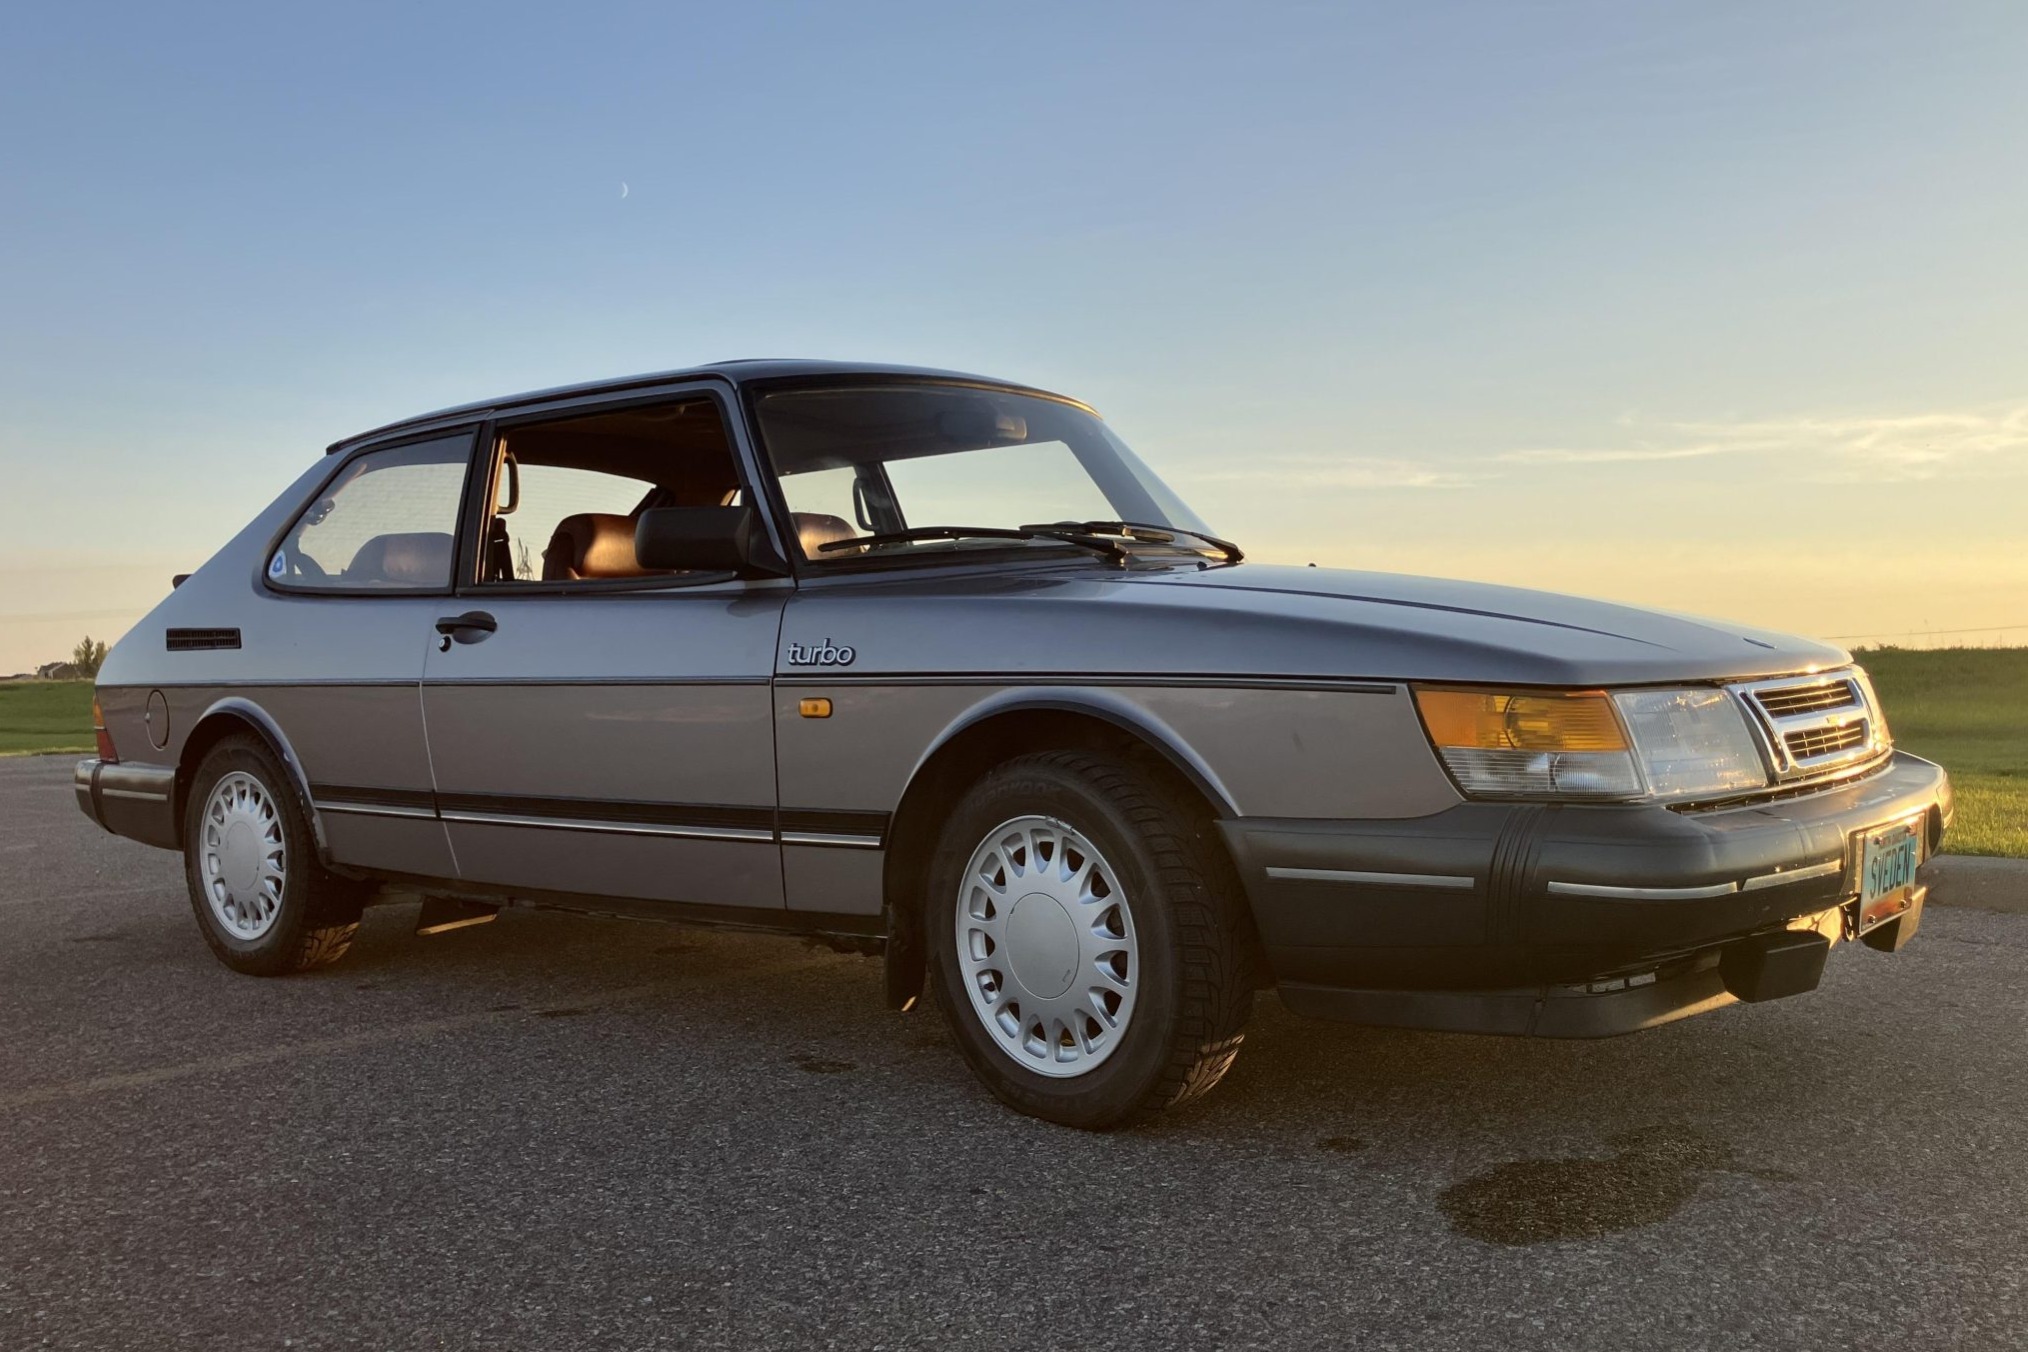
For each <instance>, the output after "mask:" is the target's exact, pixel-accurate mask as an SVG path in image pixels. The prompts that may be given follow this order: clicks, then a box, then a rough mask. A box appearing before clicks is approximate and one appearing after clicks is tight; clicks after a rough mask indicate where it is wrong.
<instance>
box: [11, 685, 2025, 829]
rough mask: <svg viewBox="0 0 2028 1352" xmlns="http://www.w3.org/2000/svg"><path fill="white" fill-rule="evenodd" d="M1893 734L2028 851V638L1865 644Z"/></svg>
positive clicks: (38, 742)
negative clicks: (1999, 643)
mask: <svg viewBox="0 0 2028 1352" xmlns="http://www.w3.org/2000/svg"><path fill="white" fill-rule="evenodd" d="M1859 660H1860V661H1861V662H1863V663H1865V665H1866V669H1867V670H1868V671H1870V672H1872V673H1873V683H1874V685H1875V686H1877V687H1878V688H1879V691H1880V699H1881V702H1882V703H1884V704H1885V705H1886V706H1887V721H1888V725H1889V726H1890V727H1892V728H1893V729H1894V740H1895V742H1896V743H1897V744H1899V745H1900V746H1901V747H1903V748H1905V749H1906V750H1909V751H1912V752H1914V753H1915V754H1916V755H1918V756H1926V757H1928V758H1929V759H1931V760H1933V761H1937V762H1940V763H1941V764H1942V765H1944V766H1945V768H1947V769H1948V770H1949V771H1950V772H1951V782H1952V783H1953V784H1955V785H1956V786H1957V794H1958V818H1957V825H1956V826H1955V827H1954V828H1953V829H1952V831H1951V837H1950V842H1949V844H1950V849H1951V850H1952V852H1954V853H1957V854H2001V855H2012V856H2015V857H2016V858H2028V648H1935V649H1927V650H1923V649H1914V648H1876V649H1873V650H1872V651H1869V652H1862V653H1860V654H1859ZM91 708H92V687H91V684H90V682H88V681H33V682H21V683H19V684H0V756H4V755H19V754H22V753H24V752H34V751H78V752H88V751H90V750H91V749H92V718H91Z"/></svg>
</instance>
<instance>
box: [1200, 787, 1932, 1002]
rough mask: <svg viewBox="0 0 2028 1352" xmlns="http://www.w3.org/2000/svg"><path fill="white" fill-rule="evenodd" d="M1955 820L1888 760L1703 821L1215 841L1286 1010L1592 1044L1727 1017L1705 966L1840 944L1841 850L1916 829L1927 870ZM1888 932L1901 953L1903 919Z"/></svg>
mask: <svg viewBox="0 0 2028 1352" xmlns="http://www.w3.org/2000/svg"><path fill="white" fill-rule="evenodd" d="M1950 816H1951V794H1950V782H1949V779H1948V778H1947V777H1946V775H1945V774H1944V772H1943V770H1942V769H1941V768H1939V767H1938V766H1935V765H1932V764H1931V763H1929V762H1928V761H1924V760H1920V759H1918V758H1917V757H1914V756H1909V755H1906V754H1903V753H1897V754H1896V755H1895V756H1894V758H1893V759H1892V760H1891V761H1890V762H1889V763H1888V765H1887V766H1886V767H1885V768H1884V769H1882V770H1881V771H1880V772H1878V773H1876V774H1873V775H1871V776H1869V777H1867V778H1866V779H1864V780H1861V781H1858V782H1856V783H1853V784H1849V785H1846V786H1843V787H1840V788H1836V789H1831V790H1828V791H1825V792H1822V793H1815V794H1809V795H1805V796H1801V797H1796V798H1789V799H1781V800H1776V801H1773V802H1768V803H1762V804H1758V805H1754V806H1751V807H1742V808H1731V809H1724V810H1717V811H1706V812H1676V811H1671V810H1670V809H1667V808H1661V807H1646V806H1604V805H1601V806H1577V805H1536V804H1502V803H1465V804H1461V805H1459V806H1458V807H1455V808H1452V809H1449V810H1448V811H1445V812H1441V813H1437V814H1435V815H1434V816H1430V817H1422V818H1413V819H1408V820H1402V821H1312V820H1266V819H1261V818H1239V819H1233V820H1228V821H1225V822H1222V823H1221V824H1220V825H1221V828H1222V829H1223V830H1224V832H1225V836H1226V840H1227V843H1228V844H1229V845H1230V847H1231V849H1232V854H1233V858H1234V860H1235V861H1236V862H1237V864H1238V866H1239V871H1240V876H1241V878H1242V880H1243V882H1244V884H1245V887H1246V889H1247V893H1248V897H1249V899H1250V901H1251V902H1252V905H1253V912H1254V917H1255V922H1256V925H1257V927H1258V929H1259V932H1260V936H1261V940H1262V943H1263V946H1264V947H1265V949H1266V952H1267V958H1268V961H1269V964H1270V966H1271V967H1272V969H1273V971H1274V973H1275V976H1276V979H1277V982H1278V984H1279V985H1280V987H1281V990H1282V997H1283V1000H1284V1002H1285V1003H1287V1004H1289V1005H1290V1006H1291V1007H1292V1008H1295V1009H1297V1011H1298V1012H1301V1013H1312V1014H1317V1015H1320V1016H1322V1017H1332V1018H1343V1019H1349V1020H1352V1021H1355V1022H1378V1023H1394V1024H1404V1025H1412V1026H1418V1027H1442V1028H1457V1029H1461V1030H1472V1031H1486V1032H1532V1033H1541V1034H1554V1033H1555V1032H1556V1031H1557V1029H1559V1028H1563V1027H1568V1028H1570V1029H1572V1030H1573V1031H1569V1032H1566V1033H1564V1034H1563V1035H1566V1036H1598V1035H1603V1034H1606V1033H1612V1032H1625V1031H1632V1030H1633V1029H1635V1028H1642V1027H1648V1026H1651V1025H1652V1024H1654V1023H1658V1022H1666V1021H1667V1020H1668V1019H1671V1018H1680V1017H1682V1016H1683V1015H1685V1014H1689V1013H1696V1012H1699V1011H1700V1010H1702V1009H1704V1008H1715V1007H1717V1005H1720V1004H1725V1003H1730V1000H1731V998H1733V997H1732V995H1731V994H1730V993H1729V992H1728V991H1727V989H1726V983H1725V981H1724V979H1723V974H1722V973H1721V971H1720V967H1719V961H1720V957H1721V955H1722V953H1723V951H1724V950H1726V949H1727V948H1728V947H1729V946H1731V947H1736V946H1737V945H1739V943H1740V941H1742V940H1746V939H1750V938H1752V939H1755V940H1756V942H1760V941H1763V940H1765V938H1766V936H1769V935H1775V934H1779V933H1781V932H1784V931H1790V930H1795V931H1803V930H1812V929H1814V930H1816V931H1818V932H1819V933H1821V934H1823V935H1825V936H1826V938H1827V940H1828V941H1831V942H1835V941H1836V940H1837V939H1839V938H1843V937H1847V936H1848V935H1849V933H1850V928H1849V926H1848V925H1847V924H1846V923H1845V918H1846V915H1847V913H1848V912H1849V911H1851V910H1852V909H1853V908H1851V907H1849V906H1848V905H1847V903H1848V901H1850V900H1851V899H1852V898H1853V897H1854V896H1856V893H1857V874H1858V862H1857V858H1856V848H1855V845H1854V838H1855V836H1856V835H1857V834H1858V833H1860V832H1862V831H1864V830H1866V829H1868V828H1871V827H1876V826H1880V825H1883V824H1886V823H1889V822H1895V821H1902V820H1907V819H1909V818H1914V817H1922V818H1924V819H1925V821H1926V850H1925V853H1926V854H1928V853H1933V852H1934V850H1935V848H1936V846H1937V844H1938V843H1939V841H1940V840H1941V838H1942V834H1943V831H1944V829H1945V828H1946V826H1947V825H1948V824H1949V821H1950ZM1890 923H1895V924H1904V923H1905V930H1904V933H1905V934H1912V933H1913V932H1914V929H1915V924H1916V923H1917V917H1914V916H1910V917H1905V918H1904V921H1896V922H1890ZM1876 946H1879V945H1876ZM1742 951H1743V950H1742ZM1733 970H1734V971H1735V973H1736V972H1737V971H1738V970H1740V969H1739V967H1738V964H1737V962H1735V963H1734V964H1733ZM1629 979H1631V980H1632V981H1633V982H1635V983H1636V984H1633V985H1628V984H1627V982H1628V980H1629ZM1615 982H1617V983H1619V984H1618V986H1617V987H1615V986H1614V983H1615ZM1811 984H1814V982H1812V983H1811ZM1595 988H1604V989H1595ZM1579 999H1582V1001H1583V1003H1581V1004H1576V1005H1570V1006H1565V1005H1564V1004H1562V1003H1560V1002H1561V1001H1564V1000H1579ZM1601 1001H1603V1003H1601ZM1605 1010H1613V1011H1617V1012H1615V1013H1612V1014H1611V1015H1609V1016H1608V1015H1606V1014H1603V1013H1601V1012H1599V1011H1605ZM1585 1011H1591V1012H1585Z"/></svg>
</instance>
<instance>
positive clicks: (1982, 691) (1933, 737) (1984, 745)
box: [1857, 648, 2028, 858]
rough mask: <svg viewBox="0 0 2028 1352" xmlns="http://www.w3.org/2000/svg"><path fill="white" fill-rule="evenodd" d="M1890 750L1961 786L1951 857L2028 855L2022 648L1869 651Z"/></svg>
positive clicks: (1866, 659)
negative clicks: (1945, 773)
mask: <svg viewBox="0 0 2028 1352" xmlns="http://www.w3.org/2000/svg"><path fill="white" fill-rule="evenodd" d="M1857 656H1858V658H1859V661H1860V662H1861V663H1862V664H1863V665H1864V666H1865V668H1866V670H1867V671H1868V672H1870V673H1872V676H1873V684H1874V687H1875V688H1876V689H1877V690H1879V692H1880V702H1881V703H1882V704H1883V705H1885V706H1886V709H1887V726H1888V727H1890V728H1892V729H1893V730H1894V741H1895V745H1897V746H1899V747H1901V748H1902V749H1903V750H1904V751H1912V752H1914V753H1915V754H1916V755H1918V756H1925V757H1927V758H1928V759H1930V760H1933V761H1936V762H1937V763H1938V764H1940V765H1942V766H1943V767H1944V768H1945V769H1947V770H1949V771H1950V772H1951V784H1952V785H1953V786H1954V787H1955V788H1956V789H1957V795H1958V817H1957V824H1956V825H1955V826H1953V827H1952V828H1951V834H1950V839H1949V840H1948V841H1947V842H1945V848H1946V849H1948V850H1949V851H1950V852H1951V853H1953V854H2003V855H2012V856H2013V857H2015V858H2028V714H2024V710H2028V648H1935V649H1930V650H1926V651H1925V650H1921V649H1914V648H1875V649H1873V650H1871V651H1869V652H1862V653H1859V654H1857Z"/></svg>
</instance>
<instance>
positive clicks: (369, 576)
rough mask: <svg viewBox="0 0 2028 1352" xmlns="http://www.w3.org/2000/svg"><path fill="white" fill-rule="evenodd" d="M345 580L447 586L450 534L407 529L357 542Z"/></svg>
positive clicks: (448, 583)
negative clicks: (357, 550)
mask: <svg viewBox="0 0 2028 1352" xmlns="http://www.w3.org/2000/svg"><path fill="white" fill-rule="evenodd" d="M344 580H345V581H347V582H357V583H362V584H364V585H366V586H369V587H370V586H373V585H375V584H380V585H383V586H391V587H448V586H450V585H451V536H450V533H449V532H448V531H407V532H403V533H398V534H394V535H376V536H374V537H373V538H372V539H370V540H368V541H367V542H366V543H365V544H363V545H361V546H359V552H358V553H357V554H354V555H353V556H352V562H351V563H350V564H349V565H347V566H346V569H345V579H344Z"/></svg>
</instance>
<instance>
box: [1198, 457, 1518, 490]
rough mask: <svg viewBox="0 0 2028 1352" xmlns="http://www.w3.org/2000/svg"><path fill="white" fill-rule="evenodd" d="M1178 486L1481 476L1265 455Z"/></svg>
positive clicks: (1438, 483)
mask: <svg viewBox="0 0 2028 1352" xmlns="http://www.w3.org/2000/svg"><path fill="white" fill-rule="evenodd" d="M1168 477H1169V478H1171V479H1174V480H1176V481H1177V482H1179V483H1193V484H1238V483H1244V484H1258V483H1262V482H1278V483H1291V484H1298V485H1301V486H1302V487H1304V488H1369V489H1370V488H1465V487H1469V486H1470V485H1471V484H1472V483H1474V482H1475V481H1476V479H1477V477H1478V476H1477V475H1475V474H1471V473H1467V472H1465V471H1463V470H1457V469H1449V468H1438V467H1436V466H1434V465H1430V464H1426V463H1421V462H1418V461H1414V460H1407V459H1400V458H1392V457H1379V456H1356V455H1355V456H1265V457H1262V458H1260V459H1256V460H1249V461H1248V462H1247V463H1246V467H1245V468H1244V469H1223V470H1205V471H1198V472H1177V473H1172V474H1170V475H1169V476H1168Z"/></svg>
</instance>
